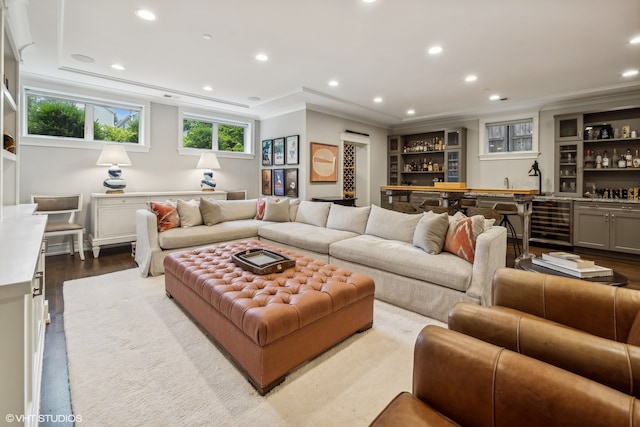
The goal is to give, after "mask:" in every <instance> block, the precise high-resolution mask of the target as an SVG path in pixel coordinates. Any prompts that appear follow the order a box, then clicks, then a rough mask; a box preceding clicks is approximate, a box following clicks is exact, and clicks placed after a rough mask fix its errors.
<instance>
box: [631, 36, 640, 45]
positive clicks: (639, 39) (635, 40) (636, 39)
mask: <svg viewBox="0 0 640 427" xmlns="http://www.w3.org/2000/svg"><path fill="white" fill-rule="evenodd" d="M629 43H631V44H640V36H635V37H634V38H632V39H631V40H629Z"/></svg>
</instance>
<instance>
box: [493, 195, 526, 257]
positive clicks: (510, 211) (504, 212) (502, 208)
mask: <svg viewBox="0 0 640 427" xmlns="http://www.w3.org/2000/svg"><path fill="white" fill-rule="evenodd" d="M493 209H495V210H496V211H497V212H498V214H499V215H500V216H501V217H502V219H501V220H500V224H499V225H501V226H503V227H505V228H506V229H507V233H511V242H512V243H513V252H514V255H515V257H516V258H518V257H519V256H520V253H521V250H520V243H518V235H517V233H516V229H515V227H514V226H513V224H512V223H511V221H509V216H510V215H518V207H517V206H516V205H515V204H513V203H496V204H495V205H494V206H493Z"/></svg>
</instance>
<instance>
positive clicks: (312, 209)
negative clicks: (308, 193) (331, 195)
mask: <svg viewBox="0 0 640 427" xmlns="http://www.w3.org/2000/svg"><path fill="white" fill-rule="evenodd" d="M331 205H332V203H331V202H309V201H307V200H302V201H301V202H300V206H298V212H297V213H296V222H303V223H305V224H309V225H316V226H318V227H325V226H326V225H327V218H328V216H329V209H331Z"/></svg>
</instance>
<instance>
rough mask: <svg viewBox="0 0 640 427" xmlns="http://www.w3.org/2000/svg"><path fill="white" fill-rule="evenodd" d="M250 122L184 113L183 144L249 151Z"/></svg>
mask: <svg viewBox="0 0 640 427" xmlns="http://www.w3.org/2000/svg"><path fill="white" fill-rule="evenodd" d="M249 135H250V132H249V124H248V123H230V122H223V121H220V120H216V119H206V118H200V117H193V116H189V115H187V114H185V115H184V118H183V121H182V146H183V147H184V148H199V149H206V150H216V151H228V152H238V153H244V152H249V151H248V150H249V149H250V146H251V144H249V142H248V141H249Z"/></svg>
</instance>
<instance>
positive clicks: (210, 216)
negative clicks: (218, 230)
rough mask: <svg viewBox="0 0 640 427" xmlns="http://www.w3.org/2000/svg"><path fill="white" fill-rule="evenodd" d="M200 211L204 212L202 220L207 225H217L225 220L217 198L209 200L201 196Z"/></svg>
mask: <svg viewBox="0 0 640 427" xmlns="http://www.w3.org/2000/svg"><path fill="white" fill-rule="evenodd" d="M200 213H201V214H202V222H204V223H205V224H206V225H209V226H211V225H216V224H218V223H220V222H222V221H223V219H222V209H221V208H220V205H219V204H218V201H217V200H207V199H205V198H204V197H201V198H200Z"/></svg>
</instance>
